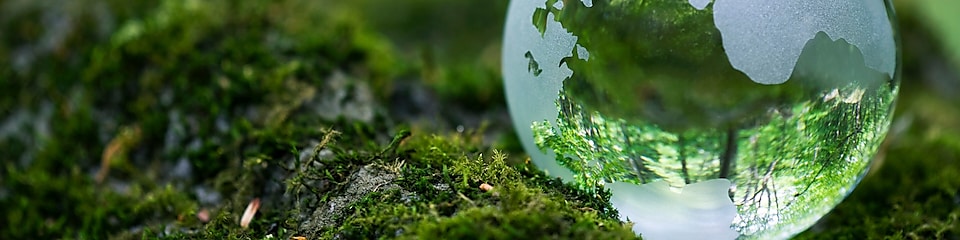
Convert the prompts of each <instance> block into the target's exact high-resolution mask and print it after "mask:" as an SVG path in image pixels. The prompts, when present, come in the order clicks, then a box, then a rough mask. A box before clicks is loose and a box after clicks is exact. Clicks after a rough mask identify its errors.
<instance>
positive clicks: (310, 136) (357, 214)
mask: <svg viewBox="0 0 960 240" xmlns="http://www.w3.org/2000/svg"><path fill="white" fill-rule="evenodd" d="M334 2H336V3H334ZM388 2H390V3H388ZM331 6H332V7H331ZM505 6H506V1H493V2H490V1H440V0H417V1H405V2H396V1H393V2H391V1H377V0H366V1H349V2H348V1H307V0H281V1H265V0H254V1H236V2H235V1H225V0H212V1H210V0H207V1H201V0H155V1H119V0H103V1H95V0H80V1H70V2H68V3H65V2H61V1H54V0H39V1H34V0H2V1H0V33H3V34H0V56H2V57H0V158H3V159H0V206H3V207H2V208H0V226H3V227H2V228H0V239H24V238H26V239H33V238H66V239H103V238H119V239H132V238H137V239H140V238H146V239H151V238H197V239H234V238H242V239H266V238H269V236H273V237H274V238H276V239H289V238H290V237H293V236H309V237H310V239H318V238H326V237H336V236H340V237H346V238H350V237H361V238H395V237H396V238H417V237H420V238H442V239H448V238H457V237H459V236H470V237H476V238H485V237H486V238H491V239H512V238H517V237H518V236H543V237H544V238H572V239H590V238H593V239H624V238H633V237H634V236H633V234H632V232H630V230H629V226H625V225H624V224H621V223H619V222H618V221H617V220H616V212H615V211H614V210H613V209H611V208H610V206H609V204H608V203H606V200H607V199H608V197H609V193H606V192H603V191H596V190H593V191H592V192H588V191H583V190H579V189H577V188H576V187H572V186H568V185H564V184H562V183H560V182H558V181H557V180H556V179H551V178H549V177H547V176H544V175H543V174H542V173H540V172H538V171H537V170H535V169H533V168H532V166H531V165H529V164H526V163H525V161H524V154H523V153H522V150H520V149H519V147H518V143H517V142H516V139H514V138H513V137H512V132H510V130H509V126H508V125H505V124H506V122H508V121H505V120H503V119H504V118H505V116H504V113H503V112H504V111H503V109H504V101H503V99H502V97H503V94H502V92H503V91H502V89H501V85H500V84H499V83H498V81H499V77H498V74H499V71H498V67H497V65H498V63H497V59H498V56H497V54H496V53H497V51H498V45H499V43H498V41H499V34H498V33H499V32H500V31H501V25H502V19H503V14H504V10H505ZM395 12H396V14H394V13H395ZM400 13H404V14H408V16H429V17H423V18H404V17H398V16H403V15H401V14H400ZM463 16H469V18H467V17H463ZM397 19H402V20H397ZM464 19H469V21H465V20H464ZM906 19H907V20H910V21H916V20H911V19H913V18H906ZM425 22H428V23H425ZM907 24H914V25H919V24H920V23H918V22H909V21H908V22H907ZM462 26H469V27H462ZM913 34H919V35H917V36H920V37H919V39H928V38H929V37H928V36H929V35H924V34H925V33H913ZM422 36H431V37H429V38H426V40H425V39H424V37H422ZM448 36H456V37H451V38H448ZM939 57H942V56H941V55H935V56H933V57H930V56H919V55H908V56H907V58H908V59H913V60H914V61H913V62H910V61H909V60H908V63H907V64H906V69H908V71H906V74H908V75H907V76H905V79H917V78H919V76H920V73H919V72H920V71H918V70H916V69H920V66H921V65H920V63H921V62H922V61H921V60H922V59H928V58H939ZM906 82H907V81H905V84H904V87H903V91H902V92H903V93H904V96H903V98H901V99H902V102H901V104H900V105H899V110H898V113H899V114H898V115H899V116H901V117H900V118H899V120H898V121H896V122H898V123H900V124H901V125H902V127H900V128H897V127H894V129H895V130H894V135H893V136H892V137H891V138H890V139H891V141H889V142H888V143H887V145H885V147H884V148H883V149H884V150H883V152H884V154H883V155H885V158H882V159H885V160H883V161H882V162H878V164H877V165H876V166H874V167H873V171H874V172H872V173H871V174H870V175H868V176H867V177H866V178H865V180H864V182H863V183H862V184H861V187H860V188H858V189H857V190H856V191H854V193H853V195H851V197H850V198H849V199H848V200H847V201H845V202H844V203H842V204H841V205H840V206H839V207H838V208H837V209H836V210H835V211H834V212H833V213H832V214H831V215H829V216H828V217H827V218H825V219H824V220H823V222H822V224H820V225H818V226H816V227H815V228H814V229H813V230H811V231H809V232H807V233H805V234H804V235H801V237H803V238H815V239H820V238H829V239H836V238H848V239H863V238H883V237H891V238H920V239H924V238H936V237H943V238H950V237H952V236H958V235H960V220H958V216H960V210H957V209H960V195H958V189H960V162H958V159H960V138H958V137H957V136H960V122H958V119H960V109H958V108H957V101H956V99H952V100H951V99H947V98H940V97H936V96H930V94H929V91H930V90H929V89H927V88H925V86H924V85H921V84H919V83H917V82H912V81H911V83H906ZM940 90H948V89H940ZM424 92H426V93H424ZM420 98H423V99H426V100H418V99H420ZM427 103H428V104H427ZM430 104H434V105H436V106H432V105H430ZM460 125H462V126H463V127H464V129H463V130H462V131H457V130H456V129H457V126H460ZM895 126H896V124H895ZM408 129H409V130H408ZM896 129H900V130H896ZM495 149H501V150H503V152H499V151H495ZM508 155H509V157H507V156H508ZM881 163H882V164H881ZM105 169H109V171H108V172H103V171H104V170H105ZM99 175H103V178H102V181H100V180H98V179H100V178H99V177H98V176H99ZM482 184H488V185H490V186H492V189H490V190H483V189H481V188H480V186H481V185H482ZM254 198H260V200H261V202H262V205H261V207H260V208H259V211H258V213H257V214H256V216H255V217H254V218H253V222H252V223H251V224H250V225H249V227H248V228H241V227H240V224H239V221H240V218H241V216H242V215H243V211H244V209H245V208H246V206H247V204H248V203H249V202H250V201H251V200H252V199H254ZM331 203H334V204H333V205H331ZM331 206H334V207H332V208H331ZM328 209H333V210H329V211H327V210H328ZM207 214H208V218H207V219H205V218H204V217H201V216H203V215H207ZM317 216H321V217H325V218H317ZM542 233H548V234H547V235H544V234H542Z"/></svg>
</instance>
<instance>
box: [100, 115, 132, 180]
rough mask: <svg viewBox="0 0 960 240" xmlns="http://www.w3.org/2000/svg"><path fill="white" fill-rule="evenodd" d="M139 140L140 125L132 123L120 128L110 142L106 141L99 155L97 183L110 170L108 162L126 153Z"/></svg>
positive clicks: (105, 176)
mask: <svg viewBox="0 0 960 240" xmlns="http://www.w3.org/2000/svg"><path fill="white" fill-rule="evenodd" d="M139 141H140V126H138V125H133V126H132V127H122V128H120V132H119V133H118V134H117V136H115V137H114V138H113V139H111V140H110V143H107V147H106V148H104V149H103V154H102V155H101V156H100V171H99V172H97V176H96V179H95V180H96V181H97V183H101V182H103V180H104V179H106V178H107V173H109V172H110V164H111V163H112V162H113V161H114V159H116V158H120V157H123V156H124V155H126V154H127V152H128V151H130V149H131V148H133V147H134V146H135V145H137V143H138V142H139Z"/></svg>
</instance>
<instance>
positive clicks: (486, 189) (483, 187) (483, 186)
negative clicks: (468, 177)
mask: <svg viewBox="0 0 960 240" xmlns="http://www.w3.org/2000/svg"><path fill="white" fill-rule="evenodd" d="M480 190H483V191H484V192H489V191H490V190H493V186H492V185H490V184H486V183H484V184H480Z"/></svg>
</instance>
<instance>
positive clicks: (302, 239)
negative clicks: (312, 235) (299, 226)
mask: <svg viewBox="0 0 960 240" xmlns="http://www.w3.org/2000/svg"><path fill="white" fill-rule="evenodd" d="M293 240H307V237H301V236H295V237H293Z"/></svg>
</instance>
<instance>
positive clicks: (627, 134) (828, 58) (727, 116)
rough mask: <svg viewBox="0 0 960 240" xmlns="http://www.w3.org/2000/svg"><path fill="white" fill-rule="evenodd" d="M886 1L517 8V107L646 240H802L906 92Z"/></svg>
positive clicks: (634, 2) (547, 159) (537, 155)
mask: <svg viewBox="0 0 960 240" xmlns="http://www.w3.org/2000/svg"><path fill="white" fill-rule="evenodd" d="M892 18H893V11H892V9H891V4H890V2H889V1H884V0H740V1H733V0H712V1H711V0H609V1H600V0H596V1H591V0H513V1H512V2H511V4H510V9H509V12H508V17H507V21H506V31H505V36H504V42H503V59H502V60H503V74H504V81H505V83H504V84H505V87H506V91H507V99H508V102H509V105H510V113H511V115H512V118H513V123H514V125H515V127H516V129H517V132H518V134H519V137H520V139H521V141H522V143H523V145H524V148H525V149H526V150H527V152H528V153H529V154H530V155H531V157H532V159H533V161H534V163H536V165H537V166H539V167H540V168H542V169H543V170H545V171H547V172H548V173H549V174H551V175H554V176H559V177H561V178H563V179H564V180H566V181H568V182H573V183H575V184H576V185H577V186H579V187H581V188H583V189H585V190H587V191H592V190H595V189H597V187H599V186H602V187H605V188H606V189H609V190H610V191H611V192H612V193H613V195H612V199H611V202H612V204H613V205H614V207H615V208H616V209H617V210H618V212H619V213H620V216H621V218H622V219H623V220H625V221H630V222H633V223H634V225H633V226H634V231H636V232H637V233H638V234H641V235H642V236H643V237H644V238H646V239H697V238H706V239H733V238H745V239H771V238H787V237H790V236H793V235H794V234H796V233H798V232H800V231H803V230H804V229H806V228H808V227H810V226H811V225H813V224H814V223H815V222H816V221H817V220H818V219H819V218H820V217H822V216H823V215H825V214H826V213H827V212H829V211H830V210H831V209H832V208H833V207H834V206H836V205H837V204H838V203H839V202H840V201H841V200H843V198H844V197H846V195H847V194H849V193H850V191H851V190H852V189H853V188H854V187H855V186H856V184H857V183H858V181H860V179H861V177H862V176H863V175H864V172H865V170H866V169H867V167H868V166H869V165H870V161H871V158H872V156H873V155H874V154H875V152H876V150H877V147H878V146H879V145H880V142H881V141H882V139H883V136H884V135H885V133H886V131H887V127H888V125H889V122H890V118H891V114H892V109H893V103H894V100H895V99H896V95H897V90H898V84H899V80H898V75H899V52H898V38H897V30H896V28H895V26H894V25H893V22H892V20H891V19H892Z"/></svg>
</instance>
